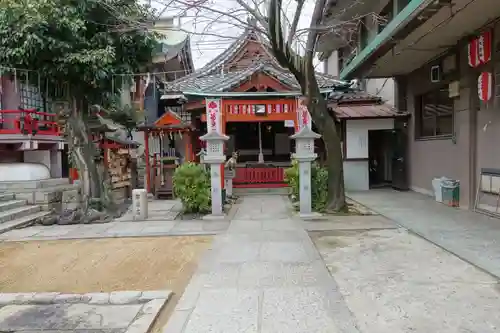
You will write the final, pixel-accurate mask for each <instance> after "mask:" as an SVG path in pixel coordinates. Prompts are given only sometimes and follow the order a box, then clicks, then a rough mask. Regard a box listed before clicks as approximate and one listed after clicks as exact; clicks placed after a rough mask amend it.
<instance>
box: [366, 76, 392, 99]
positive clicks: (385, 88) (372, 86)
mask: <svg viewBox="0 0 500 333" xmlns="http://www.w3.org/2000/svg"><path fill="white" fill-rule="evenodd" d="M365 90H366V92H368V93H370V94H372V95H377V96H380V97H382V99H383V100H384V101H385V102H387V103H389V104H391V105H394V93H395V86H394V79H392V78H386V79H367V80H366V88H365Z"/></svg>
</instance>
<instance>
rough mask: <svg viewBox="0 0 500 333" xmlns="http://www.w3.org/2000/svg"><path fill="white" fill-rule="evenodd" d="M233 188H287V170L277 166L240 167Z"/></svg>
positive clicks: (237, 169)
mask: <svg viewBox="0 0 500 333" xmlns="http://www.w3.org/2000/svg"><path fill="white" fill-rule="evenodd" d="M233 186H234V187H240V188H270V187H286V186H287V185H286V184H285V169H284V168H282V167H275V166H258V167H252V166H249V167H238V168H236V175H235V177H234V179H233Z"/></svg>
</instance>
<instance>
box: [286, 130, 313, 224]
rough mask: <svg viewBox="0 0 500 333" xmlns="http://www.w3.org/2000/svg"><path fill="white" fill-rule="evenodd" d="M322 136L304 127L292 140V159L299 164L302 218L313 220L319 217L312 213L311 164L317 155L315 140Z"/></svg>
mask: <svg viewBox="0 0 500 333" xmlns="http://www.w3.org/2000/svg"><path fill="white" fill-rule="evenodd" d="M320 137H321V135H319V134H318V133H315V132H313V130H312V129H311V128H309V127H308V126H304V127H303V128H302V129H301V130H300V131H299V132H298V133H296V134H294V135H292V136H291V137H290V138H291V139H293V140H295V143H296V144H295V153H294V154H292V158H294V159H295V160H297V162H298V163H299V198H300V202H299V204H300V206H299V207H300V212H299V214H300V217H302V218H311V217H315V216H317V215H319V214H318V213H314V212H313V211H312V202H311V162H312V161H314V160H315V159H316V157H317V155H316V154H315V153H314V140H315V139H319V138H320Z"/></svg>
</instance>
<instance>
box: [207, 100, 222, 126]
mask: <svg viewBox="0 0 500 333" xmlns="http://www.w3.org/2000/svg"><path fill="white" fill-rule="evenodd" d="M205 106H206V110H207V132H208V133H210V132H212V131H215V132H217V133H221V109H220V108H221V100H220V98H206V99H205Z"/></svg>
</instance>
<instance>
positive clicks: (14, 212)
mask: <svg viewBox="0 0 500 333" xmlns="http://www.w3.org/2000/svg"><path fill="white" fill-rule="evenodd" d="M41 209H42V208H41V207H40V206H24V207H18V208H13V209H9V210H6V211H4V212H0V223H5V222H9V221H12V220H15V219H18V218H21V217H25V216H27V215H30V214H34V213H38V212H40V211H41Z"/></svg>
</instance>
